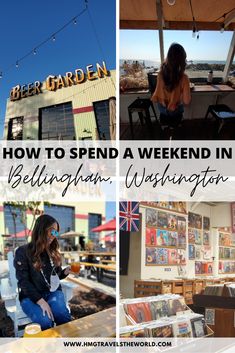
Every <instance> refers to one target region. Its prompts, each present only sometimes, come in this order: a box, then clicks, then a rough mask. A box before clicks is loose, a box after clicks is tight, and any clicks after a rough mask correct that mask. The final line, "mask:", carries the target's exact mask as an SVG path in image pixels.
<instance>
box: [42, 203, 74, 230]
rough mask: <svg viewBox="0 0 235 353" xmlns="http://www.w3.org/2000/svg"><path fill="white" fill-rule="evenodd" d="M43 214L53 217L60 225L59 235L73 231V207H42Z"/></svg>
mask: <svg viewBox="0 0 235 353" xmlns="http://www.w3.org/2000/svg"><path fill="white" fill-rule="evenodd" d="M44 213H45V214H48V215H50V216H52V217H54V218H55V219H56V220H57V221H58V222H59V224H60V234H62V233H66V232H69V231H71V230H74V228H75V222H74V218H75V217H74V213H75V212H74V207H68V206H60V205H51V206H47V205H45V206H44Z"/></svg>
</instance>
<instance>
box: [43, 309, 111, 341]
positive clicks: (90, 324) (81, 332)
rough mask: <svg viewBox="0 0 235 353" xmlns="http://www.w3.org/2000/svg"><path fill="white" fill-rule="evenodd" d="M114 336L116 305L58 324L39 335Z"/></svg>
mask: <svg viewBox="0 0 235 353" xmlns="http://www.w3.org/2000/svg"><path fill="white" fill-rule="evenodd" d="M50 335H51V336H53V337H55V336H56V335H57V336H58V337H115V335H116V307H113V308H110V309H106V310H103V311H100V312H98V313H96V314H92V315H89V316H86V317H83V318H81V319H78V320H74V321H71V322H69V323H67V324H63V325H59V326H56V327H54V328H51V329H49V330H45V331H43V332H42V333H41V337H50Z"/></svg>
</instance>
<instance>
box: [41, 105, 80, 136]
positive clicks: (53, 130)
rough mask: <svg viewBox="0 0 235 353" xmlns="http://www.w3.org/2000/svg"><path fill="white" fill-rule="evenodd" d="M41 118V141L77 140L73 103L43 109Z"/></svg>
mask: <svg viewBox="0 0 235 353" xmlns="http://www.w3.org/2000/svg"><path fill="white" fill-rule="evenodd" d="M39 117H40V118H39V122H40V127H39V139H41V140H74V139H75V128H74V118H73V107H72V103H71V102H68V103H63V104H57V105H53V106H50V107H46V108H41V109H40V111H39Z"/></svg>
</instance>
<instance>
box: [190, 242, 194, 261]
mask: <svg viewBox="0 0 235 353" xmlns="http://www.w3.org/2000/svg"><path fill="white" fill-rule="evenodd" d="M188 258H189V260H194V259H195V246H194V245H193V244H189V246H188Z"/></svg>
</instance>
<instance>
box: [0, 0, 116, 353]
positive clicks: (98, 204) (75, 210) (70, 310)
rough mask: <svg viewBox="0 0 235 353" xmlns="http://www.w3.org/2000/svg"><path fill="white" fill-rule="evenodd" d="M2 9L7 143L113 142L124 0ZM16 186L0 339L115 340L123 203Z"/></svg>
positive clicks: (4, 245)
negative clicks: (27, 191)
mask: <svg viewBox="0 0 235 353" xmlns="http://www.w3.org/2000/svg"><path fill="white" fill-rule="evenodd" d="M8 14H11V21H8V20H7V17H8ZM2 15H3V16H2V19H1V23H0V32H1V33H2V34H3V35H4V40H3V43H2V50H1V52H2V53H4V54H3V55H2V56H1V59H0V85H1V89H0V91H1V93H0V111H1V119H0V135H1V140H3V141H4V142H3V143H5V145H6V146H13V148H14V146H18V147H19V146H23V147H24V146H26V145H27V144H30V142H31V143H32V144H31V145H30V146H31V147H32V146H36V145H37V143H38V141H40V143H41V144H38V145H40V146H42V148H44V147H45V146H46V147H47V143H48V146H49V145H50V146H53V145H52V144H49V141H51V140H52V141H55V144H54V146H60V147H61V146H62V145H63V144H62V142H61V141H67V142H68V145H69V143H71V142H73V141H76V142H77V144H74V146H77V145H79V143H83V142H84V143H85V142H86V141H90V140H91V141H94V144H95V142H96V141H111V140H112V141H115V140H116V1H115V0H112V1H109V0H101V1H99V2H97V1H95V0H89V1H88V0H79V1H77V0H69V2H63V1H62V2H56V1H51V2H50V1H49V2H45V1H44V2H40V3H38V4H36V3H32V2H31V1H29V0H26V1H24V2H17V1H13V2H12V3H8V2H3V4H2ZM103 18H105V21H104V20H103ZM34 142H35V145H34ZM60 142H61V143H60ZM63 146H65V144H64V145H63ZM20 148H21V147H20ZM61 149H62V148H61ZM31 158H32V159H33V160H32V165H35V163H40V162H37V158H36V157H35V158H34V157H31ZM22 161H23V162H22ZM21 162H22V163H24V160H23V159H21ZM62 163H63V161H62V160H61V164H62ZM70 163H71V162H70ZM75 163H76V164H78V162H75ZM75 163H74V165H75ZM50 166H51V168H52V169H53V168H54V170H53V172H55V175H56V176H57V175H58V174H59V171H58V167H57V166H58V164H56V158H51V160H50ZM91 168H93V169H92V171H93V170H94V171H95V168H96V167H95V166H94V163H93V165H92V167H91ZM62 169H63V168H62ZM88 169H89V168H88ZM94 171H93V172H94ZM66 172H67V171H66ZM4 175H5V174H4ZM53 175H54V174H53ZM1 176H2V174H1ZM34 185H35V184H34ZM35 189H37V188H36V187H35ZM41 189H42V191H43V189H44V188H43V186H42V187H41ZM76 190H77V189H75V188H74V193H75V194H76ZM14 192H15V193H16V194H15V195H16V197H15V199H14V198H13V199H12V194H11V193H10V199H9V200H8V199H7V196H6V195H7V193H5V194H4V196H2V194H1V197H3V200H2V199H1V201H0V294H1V296H0V298H1V299H0V304H1V313H2V314H1V315H0V341H1V340H4V338H8V337H11V338H22V337H23V338H40V337H42V338H44V337H45V338H48V339H49V338H68V337H73V338H80V339H81V338H84V337H89V338H90V339H93V338H94V337H103V338H106V337H115V335H116V271H117V269H116V203H115V201H114V202H112V201H106V200H105V199H103V198H102V197H101V196H100V194H98V193H97V195H98V196H97V195H96V198H95V199H94V196H93V195H92V196H93V200H92V201H91V198H92V196H91V192H90V193H88V194H87V195H88V196H87V198H86V197H85V196H84V193H85V191H83V189H82V196H83V198H82V199H81V196H80V195H81V192H80V189H79V190H78V191H77V197H74V198H73V200H74V199H75V200H77V201H76V202H73V201H72V200H70V199H68V198H66V197H65V198H64V199H65V200H64V201H63V198H62V199H61V197H60V194H59V187H58V188H55V189H54V192H53V193H50V200H48V199H46V198H44V199H43V200H41V199H42V198H43V197H42V196H41V194H40V192H39V196H40V198H39V199H37V198H36V196H35V195H37V191H35V195H33V200H32V201H31V200H28V195H27V200H25V199H24V196H22V197H21V196H20V193H21V192H22V195H23V188H19V189H18V190H13V193H14ZM93 194H94V193H93ZM31 195H32V194H31ZM39 200H40V201H39ZM1 342H2V341H1ZM12 342H14V340H12ZM22 342H24V340H22ZM40 342H41V343H42V342H44V340H41V341H39V343H40ZM22 345H23V343H22ZM15 348H17V349H18V346H17V345H16V347H15V346H14V347H13V348H12V349H7V351H11V352H13V351H15ZM34 348H35V350H36V346H34ZM22 349H23V346H22ZM27 349H28V350H27V351H29V350H30V348H29V347H28V348H27ZM38 349H43V348H40V347H39V348H38ZM48 349H50V344H49V343H48ZM57 349H58V346H57Z"/></svg>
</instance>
